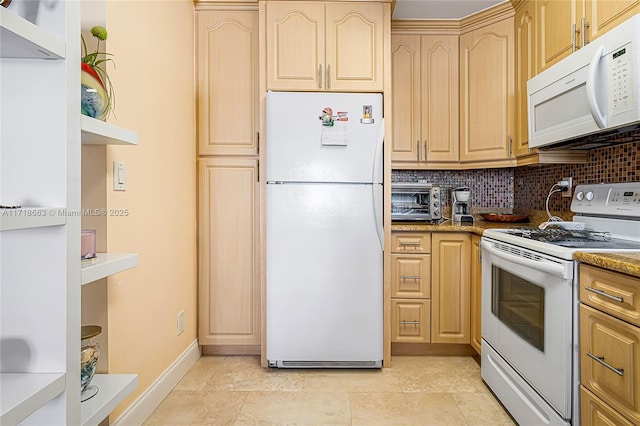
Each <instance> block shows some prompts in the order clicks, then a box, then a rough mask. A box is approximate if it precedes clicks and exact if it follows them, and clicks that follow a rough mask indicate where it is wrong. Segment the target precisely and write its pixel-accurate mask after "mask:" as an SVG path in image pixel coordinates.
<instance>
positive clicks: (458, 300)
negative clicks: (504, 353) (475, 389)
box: [431, 232, 471, 344]
mask: <svg viewBox="0 0 640 426" xmlns="http://www.w3.org/2000/svg"><path fill="white" fill-rule="evenodd" d="M470 253H471V236H470V235H469V234H468V233H466V232H434V233H433V234H432V235H431V270H432V272H431V274H432V275H431V299H432V301H433V302H432V304H431V342H432V343H467V344H468V343H470V341H471V330H470V315H469V313H470V312H469V311H470V310H469V281H470V280H469V271H470V269H469V268H470Z"/></svg>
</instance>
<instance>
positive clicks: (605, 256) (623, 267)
mask: <svg viewBox="0 0 640 426" xmlns="http://www.w3.org/2000/svg"><path fill="white" fill-rule="evenodd" d="M573 259H574V260H577V261H579V262H582V263H586V264H588V265H593V266H599V267H600V268H604V269H608V270H610V271H614V272H621V273H623V274H627V275H632V276H634V277H638V278H640V252H617V253H582V252H577V253H574V255H573Z"/></svg>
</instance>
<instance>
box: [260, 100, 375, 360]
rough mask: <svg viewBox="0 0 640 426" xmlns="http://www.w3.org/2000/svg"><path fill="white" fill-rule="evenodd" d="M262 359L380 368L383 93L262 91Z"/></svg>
mask: <svg viewBox="0 0 640 426" xmlns="http://www.w3.org/2000/svg"><path fill="white" fill-rule="evenodd" d="M266 106H267V110H266V111H267V128H266V133H267V136H266V137H267V139H266V145H267V148H266V276H267V279H266V320H267V324H266V330H267V336H266V346H267V360H268V363H269V366H270V367H279V368H380V367H381V366H382V354H383V297H382V296H383V273H382V267H383V260H382V259H383V246H384V244H383V238H384V233H383V227H382V210H383V209H382V206H383V204H382V203H383V201H382V198H383V197H382V193H383V191H382V181H383V171H382V144H383V135H384V124H383V118H382V95H381V94H362V93H320V92H319V93H305V92H295V93H294V92H268V93H267V101H266Z"/></svg>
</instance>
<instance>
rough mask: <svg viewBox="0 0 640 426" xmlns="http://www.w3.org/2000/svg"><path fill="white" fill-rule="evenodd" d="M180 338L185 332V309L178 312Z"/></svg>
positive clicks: (177, 326) (177, 325)
mask: <svg viewBox="0 0 640 426" xmlns="http://www.w3.org/2000/svg"><path fill="white" fill-rule="evenodd" d="M176 328H177V331H178V336H179V335H181V334H182V332H184V309H183V310H181V311H180V312H178V322H177V324H176Z"/></svg>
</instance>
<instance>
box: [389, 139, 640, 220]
mask: <svg viewBox="0 0 640 426" xmlns="http://www.w3.org/2000/svg"><path fill="white" fill-rule="evenodd" d="M638 140H639V139H636V141H635V142H629V143H622V144H617V145H613V146H610V147H605V148H599V149H594V150H592V151H589V153H588V158H587V163H586V164H548V165H540V166H528V167H517V168H503V169H482V170H455V171H453V170H446V171H445V170H393V171H392V181H394V182H416V181H419V180H424V181H427V182H431V183H433V184H434V185H439V186H441V187H442V188H443V191H446V194H447V196H446V198H445V199H444V200H443V201H444V207H445V208H446V207H451V193H450V189H451V188H457V187H459V186H468V187H470V188H471V202H470V207H471V209H472V211H476V212H479V211H492V210H496V211H497V210H500V211H510V210H515V211H518V210H544V209H545V200H546V198H547V194H548V193H549V190H550V189H551V187H552V186H553V184H555V183H556V182H558V181H559V180H561V179H562V177H569V176H571V177H572V178H573V186H574V187H575V185H578V184H585V183H599V182H608V183H615V182H637V181H640V142H639V141H638ZM570 205H571V198H563V197H562V196H561V195H560V194H559V193H558V194H553V195H552V196H551V197H550V199H549V209H550V210H551V211H558V212H569V211H570Z"/></svg>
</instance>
